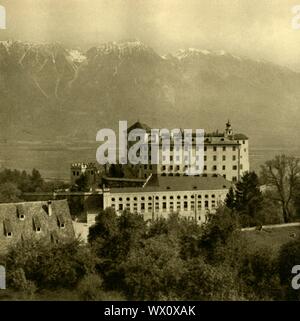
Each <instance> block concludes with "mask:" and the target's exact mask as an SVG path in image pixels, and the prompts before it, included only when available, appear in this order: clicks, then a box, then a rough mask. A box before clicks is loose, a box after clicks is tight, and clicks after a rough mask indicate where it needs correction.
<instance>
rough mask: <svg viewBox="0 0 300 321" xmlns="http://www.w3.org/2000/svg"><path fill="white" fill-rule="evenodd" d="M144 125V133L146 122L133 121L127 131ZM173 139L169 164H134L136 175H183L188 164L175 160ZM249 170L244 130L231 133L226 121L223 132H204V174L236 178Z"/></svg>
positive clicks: (147, 130)
mask: <svg viewBox="0 0 300 321" xmlns="http://www.w3.org/2000/svg"><path fill="white" fill-rule="evenodd" d="M136 128H139V129H144V130H145V131H146V132H147V134H150V128H149V126H147V125H145V124H141V123H140V122H136V123H135V124H134V125H132V126H131V127H130V128H129V129H128V131H130V130H132V129H136ZM192 142H193V144H192V148H193V151H192V153H193V154H196V148H197V146H196V144H195V136H193V138H192ZM162 152H163V146H162V144H160V145H159V151H158V153H159V159H161V160H162V161H164V156H163V153H162ZM174 154H175V147H174V139H173V140H171V145H170V164H168V165H163V164H162V163H160V164H157V165H153V164H148V165H142V164H139V165H134V166H137V167H138V173H139V177H141V178H147V177H148V176H149V175H150V174H157V175H162V176H182V175H184V174H185V171H186V169H187V167H188V166H187V165H186V164H185V162H184V159H183V160H182V162H181V164H178V162H177V161H178V159H176V158H175V157H178V156H175V155H174ZM247 171H249V142H248V137H247V136H246V135H244V134H234V133H233V130H232V126H231V123H230V121H228V122H227V123H226V128H225V131H224V132H223V133H219V132H214V133H205V137H204V167H203V175H206V174H218V175H221V176H223V177H224V178H225V179H227V180H229V181H232V182H237V181H238V180H239V179H240V177H241V176H242V175H243V174H244V173H245V172H247Z"/></svg>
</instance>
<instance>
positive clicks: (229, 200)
mask: <svg viewBox="0 0 300 321" xmlns="http://www.w3.org/2000/svg"><path fill="white" fill-rule="evenodd" d="M225 205H226V206H227V207H228V208H230V209H232V210H233V209H234V208H235V193H234V190H233V187H230V188H229V191H228V193H227V195H226V199H225Z"/></svg>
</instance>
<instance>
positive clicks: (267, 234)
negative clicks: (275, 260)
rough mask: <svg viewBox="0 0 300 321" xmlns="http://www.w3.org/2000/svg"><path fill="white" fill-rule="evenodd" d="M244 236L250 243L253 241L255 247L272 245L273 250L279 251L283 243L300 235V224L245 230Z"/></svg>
mask: <svg viewBox="0 0 300 321" xmlns="http://www.w3.org/2000/svg"><path fill="white" fill-rule="evenodd" d="M242 233H243V234H242V235H244V237H245V238H246V240H247V241H249V243H250V242H251V244H252V246H253V249H256V248H261V247H270V249H272V250H273V251H275V252H277V251H278V250H279V249H280V247H281V245H283V244H285V243H287V242H289V241H291V240H293V239H295V237H292V234H296V237H299V236H300V226H290V227H281V228H274V229H266V230H262V231H244V232H242Z"/></svg>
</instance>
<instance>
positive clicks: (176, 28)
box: [0, 0, 300, 69]
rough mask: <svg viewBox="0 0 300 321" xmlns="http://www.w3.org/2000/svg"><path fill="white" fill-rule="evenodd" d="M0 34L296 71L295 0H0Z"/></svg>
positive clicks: (298, 0) (299, 36)
mask: <svg viewBox="0 0 300 321" xmlns="http://www.w3.org/2000/svg"><path fill="white" fill-rule="evenodd" d="M0 4H1V5H3V6H5V7H6V10H7V30H0V39H8V38H11V39H16V40H17V39H18V40H26V41H34V42H49V41H57V42H61V43H63V44H66V45H69V46H81V47H84V48H86V47H87V46H90V45H95V44H97V43H102V42H106V41H120V40H123V39H133V38H138V39H139V40H141V41H142V42H144V43H145V44H147V45H149V46H151V47H153V48H154V49H155V50H156V51H158V52H159V53H161V54H165V53H168V52H174V51H176V50H177V49H180V48H188V47H194V48H205V49H213V50H219V49H223V50H226V51H228V52H230V53H233V54H237V55H243V56H249V57H251V58H256V59H266V60H270V61H273V62H275V63H279V64H282V65H288V66H292V67H298V68H299V69H300V59H299V57H300V30H293V29H292V27H291V20H292V17H293V14H292V11H291V8H292V7H293V6H294V5H296V4H300V0H0Z"/></svg>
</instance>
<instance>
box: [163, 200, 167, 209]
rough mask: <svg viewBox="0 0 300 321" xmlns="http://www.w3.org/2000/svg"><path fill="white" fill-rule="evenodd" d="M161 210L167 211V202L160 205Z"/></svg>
mask: <svg viewBox="0 0 300 321" xmlns="http://www.w3.org/2000/svg"><path fill="white" fill-rule="evenodd" d="M162 208H163V210H166V209H167V202H163V203H162Z"/></svg>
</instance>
